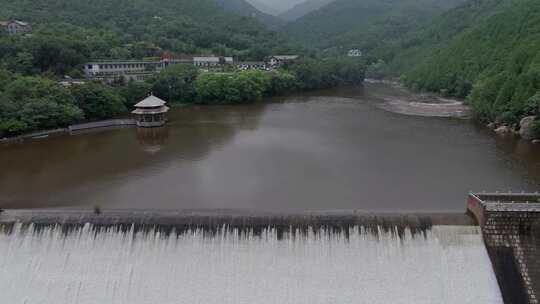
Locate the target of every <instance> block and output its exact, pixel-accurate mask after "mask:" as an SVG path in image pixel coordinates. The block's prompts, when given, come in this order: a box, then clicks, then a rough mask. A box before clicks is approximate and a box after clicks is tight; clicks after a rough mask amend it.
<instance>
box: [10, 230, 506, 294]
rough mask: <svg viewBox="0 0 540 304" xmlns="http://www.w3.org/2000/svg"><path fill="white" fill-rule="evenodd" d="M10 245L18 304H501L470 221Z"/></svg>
mask: <svg viewBox="0 0 540 304" xmlns="http://www.w3.org/2000/svg"><path fill="white" fill-rule="evenodd" d="M316 232H319V233H316ZM0 252H1V253H2V254H1V255H0V298H1V299H2V301H1V302H2V303H10V304H18V303H21V304H23V303H24V304H34V303H36V304H37V303H39V304H49V303H51V304H52V303H54V304H102V303H103V304H105V303H106V304H124V303H125V304H169V303H170V304H177V303H190V304H191V303H203V304H214V303H215V304H228V303H231V304H233V303H234V304H253V303H258V304H265V303H291V304H292V303H295V304H297V303H306V304H318V303H320V304H328V303H340V304H347V303H351V304H352V303H355V304H357V303H369V304H378V303H381V304H388V303H397V304H399V303H403V304H411V303H414V304H423V303H425V304H432V303H440V304H443V303H460V304H462V303H474V304H481V303H489V304H494V303H502V300H501V294H500V291H499V288H498V285H497V281H496V279H495V276H494V274H493V271H492V268H491V264H490V261H489V258H488V255H487V253H486V250H485V248H484V244H483V242H482V237H481V234H480V231H479V228H478V227H471V226H434V227H432V228H431V229H430V230H427V231H426V233H425V234H416V235H415V234H413V233H411V232H410V231H408V230H406V231H405V234H403V235H401V236H400V237H398V236H397V234H396V233H392V232H391V231H383V230H381V231H380V232H379V233H370V232H368V231H366V230H365V229H363V228H361V227H354V228H349V231H341V232H337V233H333V232H328V231H309V232H308V233H307V234H293V233H288V234H286V235H284V236H282V237H278V236H277V232H276V231H275V230H274V229H271V228H269V229H267V230H265V231H263V232H262V233H258V234H257V235H255V234H250V233H243V234H241V233H238V231H235V230H233V231H230V230H228V229H222V231H218V232H217V233H215V234H213V235H211V236H209V235H207V234H205V233H204V231H203V230H190V231H186V232H185V233H181V234H177V233H166V234H164V233H162V232H160V231H158V230H156V231H145V232H142V231H135V230H130V231H125V232H121V231H115V230H114V229H108V230H101V231H96V230H95V229H93V227H92V226H91V225H85V226H83V227H81V228H77V229H73V230H70V231H68V232H66V231H65V230H63V229H61V228H59V227H54V226H50V227H44V228H43V227H42V228H40V229H37V228H36V227H33V226H32V225H30V226H23V225H20V224H17V225H15V226H14V227H12V229H10V231H9V232H6V231H4V232H3V233H0Z"/></svg>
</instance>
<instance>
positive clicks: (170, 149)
mask: <svg viewBox="0 0 540 304" xmlns="http://www.w3.org/2000/svg"><path fill="white" fill-rule="evenodd" d="M411 98H414V96H412V95H408V93H406V92H403V91H401V90H398V89H395V88H392V87H389V86H386V85H382V84H365V86H364V87H359V88H343V89H333V90H326V91H316V92H309V93H302V94H295V95H290V96H283V97H277V98H272V99H270V100H266V101H265V102H261V103H257V104H250V105H232V106H228V105H223V106H186V107H178V108H175V109H172V110H171V112H170V113H169V120H170V122H169V123H168V125H167V126H166V127H165V128H161V129H135V128H125V129H114V130H100V131H96V132H90V133H86V134H77V135H73V136H59V137H51V138H47V139H41V140H34V141H28V142H24V143H14V144H6V145H3V146H0V208H48V207H64V208H66V207H68V208H93V207H95V206H100V207H101V208H115V209H127V208H130V209H250V210H262V211H280V212H282V211H283V212H289V211H300V210H350V209H355V210H364V211H374V212H419V211H420V212H424V211H425V212H463V211H464V210H465V199H466V195H467V193H468V192H469V191H477V192H481V191H492V192H495V191H514V192H516V191H517V192H521V191H532V192H534V191H536V190H538V185H539V184H540V145H533V144H530V143H528V142H525V141H520V140H517V139H514V138H509V137H498V136H495V135H494V134H493V133H492V132H491V131H490V130H488V129H487V128H484V127H482V126H479V125H476V124H475V123H473V122H472V121H470V120H465V119H461V118H442V117H426V116H414V115H403V114H399V113H394V112H392V111H388V109H387V108H386V107H385V106H384V103H385V102H387V101H388V100H401V99H407V100H408V99H411Z"/></svg>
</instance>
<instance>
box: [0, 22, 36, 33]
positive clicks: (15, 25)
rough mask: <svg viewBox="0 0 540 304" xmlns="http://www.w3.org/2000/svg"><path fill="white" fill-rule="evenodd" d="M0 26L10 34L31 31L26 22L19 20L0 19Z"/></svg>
mask: <svg viewBox="0 0 540 304" xmlns="http://www.w3.org/2000/svg"><path fill="white" fill-rule="evenodd" d="M0 28H3V29H4V30H6V31H7V32H8V33H9V34H10V35H19V34H28V33H31V32H32V26H31V25H30V23H28V22H24V21H20V20H10V21H0Z"/></svg>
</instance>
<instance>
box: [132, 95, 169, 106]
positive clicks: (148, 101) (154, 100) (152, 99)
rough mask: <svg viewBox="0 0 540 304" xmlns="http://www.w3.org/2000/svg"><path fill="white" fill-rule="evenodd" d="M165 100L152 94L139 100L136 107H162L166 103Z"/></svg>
mask: <svg viewBox="0 0 540 304" xmlns="http://www.w3.org/2000/svg"><path fill="white" fill-rule="evenodd" d="M166 103H167V102H165V101H164V100H162V99H160V98H158V97H156V96H154V95H150V96H148V97H146V98H145V99H144V100H143V101H141V102H139V103H138V104H136V105H135V107H136V108H157V107H162V106H164V105H165V104H166Z"/></svg>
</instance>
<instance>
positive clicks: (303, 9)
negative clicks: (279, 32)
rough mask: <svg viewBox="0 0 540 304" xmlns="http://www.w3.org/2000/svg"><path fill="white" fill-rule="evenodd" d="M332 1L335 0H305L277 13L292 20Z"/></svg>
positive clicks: (285, 18)
mask: <svg viewBox="0 0 540 304" xmlns="http://www.w3.org/2000/svg"><path fill="white" fill-rule="evenodd" d="M334 1H335V0H307V1H305V2H302V3H299V4H297V5H295V6H294V7H293V8H291V9H289V10H288V11H286V12H283V13H281V14H279V17H280V18H282V19H284V20H287V21H294V20H297V19H298V18H301V17H303V16H305V15H307V14H309V13H311V12H313V11H316V10H318V9H320V8H321V7H324V6H326V5H328V4H330V3H332V2H334Z"/></svg>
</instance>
